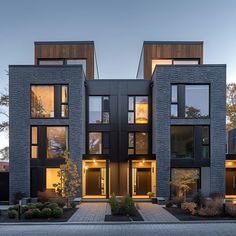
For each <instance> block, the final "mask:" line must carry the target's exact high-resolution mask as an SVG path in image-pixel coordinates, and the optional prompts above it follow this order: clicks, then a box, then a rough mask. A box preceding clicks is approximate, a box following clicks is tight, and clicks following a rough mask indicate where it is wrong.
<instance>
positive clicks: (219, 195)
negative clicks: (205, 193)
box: [209, 192, 223, 200]
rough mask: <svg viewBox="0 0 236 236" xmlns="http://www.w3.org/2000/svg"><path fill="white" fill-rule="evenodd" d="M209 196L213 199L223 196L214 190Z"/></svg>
mask: <svg viewBox="0 0 236 236" xmlns="http://www.w3.org/2000/svg"><path fill="white" fill-rule="evenodd" d="M209 197H210V198H211V199H212V200H215V199H218V198H220V199H221V198H223V196H222V195H221V193H219V192H212V193H210V195H209Z"/></svg>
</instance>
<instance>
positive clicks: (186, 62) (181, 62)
mask: <svg viewBox="0 0 236 236" xmlns="http://www.w3.org/2000/svg"><path fill="white" fill-rule="evenodd" d="M173 64H174V65H197V64H199V60H174V62H173Z"/></svg>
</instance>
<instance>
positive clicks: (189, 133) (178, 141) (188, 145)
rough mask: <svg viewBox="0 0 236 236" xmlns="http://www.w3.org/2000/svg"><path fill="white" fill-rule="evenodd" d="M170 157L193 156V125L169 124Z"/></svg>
mask: <svg viewBox="0 0 236 236" xmlns="http://www.w3.org/2000/svg"><path fill="white" fill-rule="evenodd" d="M171 157H172V158H193V157H194V127H193V126H171Z"/></svg>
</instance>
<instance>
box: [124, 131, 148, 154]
mask: <svg viewBox="0 0 236 236" xmlns="http://www.w3.org/2000/svg"><path fill="white" fill-rule="evenodd" d="M128 154H129V155H133V154H148V133H144V132H130V133H129V134H128Z"/></svg>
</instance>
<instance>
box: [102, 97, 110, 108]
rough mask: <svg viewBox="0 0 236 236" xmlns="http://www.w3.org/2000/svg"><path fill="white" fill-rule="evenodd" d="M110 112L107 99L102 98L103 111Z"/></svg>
mask: <svg viewBox="0 0 236 236" xmlns="http://www.w3.org/2000/svg"><path fill="white" fill-rule="evenodd" d="M109 110H110V103H109V97H103V111H109Z"/></svg>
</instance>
